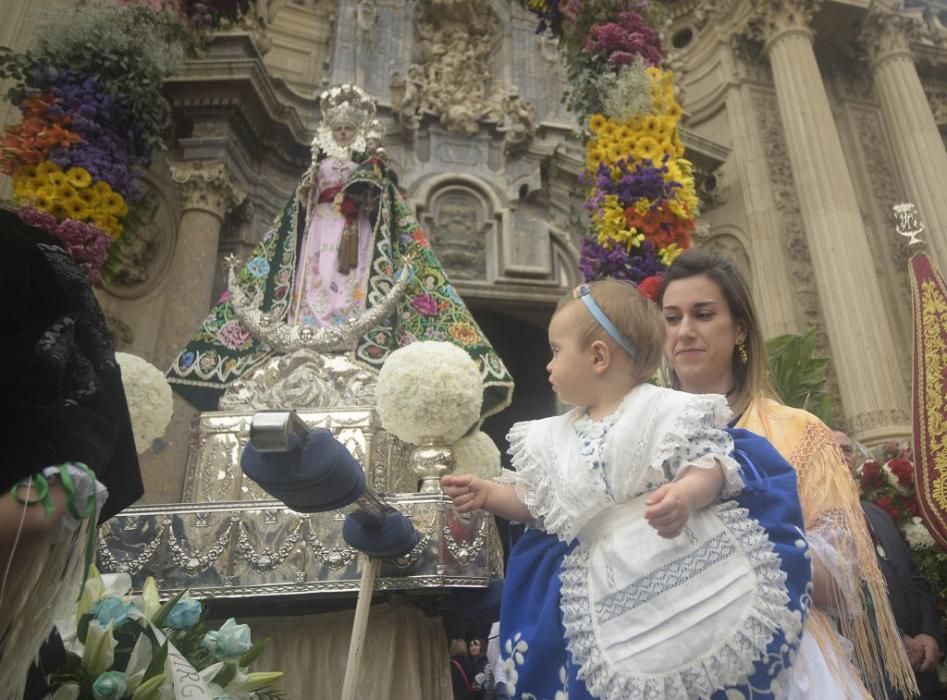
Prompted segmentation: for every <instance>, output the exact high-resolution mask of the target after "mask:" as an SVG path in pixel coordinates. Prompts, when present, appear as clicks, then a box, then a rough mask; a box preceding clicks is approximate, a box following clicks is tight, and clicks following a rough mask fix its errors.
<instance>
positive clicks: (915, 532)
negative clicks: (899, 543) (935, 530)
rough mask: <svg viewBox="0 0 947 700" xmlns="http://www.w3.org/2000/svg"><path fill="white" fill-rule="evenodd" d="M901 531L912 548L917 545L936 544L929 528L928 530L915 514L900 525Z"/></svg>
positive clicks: (928, 545)
mask: <svg viewBox="0 0 947 700" xmlns="http://www.w3.org/2000/svg"><path fill="white" fill-rule="evenodd" d="M901 531H902V532H903V533H904V538H905V539H906V540H907V541H908V544H909V545H910V546H911V548H912V549H915V548H918V547H933V546H935V545H936V544H937V542H935V541H934V537H933V535H931V533H930V530H928V529H927V526H926V525H925V524H924V521H923V520H921V519H920V518H919V517H917V516H914V517H913V518H911V519H910V520H909V521H907V522H906V523H904V525H902V526H901Z"/></svg>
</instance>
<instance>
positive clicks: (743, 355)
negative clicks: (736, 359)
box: [737, 343, 750, 364]
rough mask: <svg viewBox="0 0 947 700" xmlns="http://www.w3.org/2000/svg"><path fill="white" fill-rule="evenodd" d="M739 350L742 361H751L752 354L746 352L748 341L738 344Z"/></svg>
mask: <svg viewBox="0 0 947 700" xmlns="http://www.w3.org/2000/svg"><path fill="white" fill-rule="evenodd" d="M737 352H738V353H740V362H742V363H743V364H746V363H747V362H749V361H750V356H749V355H748V354H747V352H746V343H740V344H739V345H737Z"/></svg>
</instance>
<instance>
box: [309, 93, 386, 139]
mask: <svg viewBox="0 0 947 700" xmlns="http://www.w3.org/2000/svg"><path fill="white" fill-rule="evenodd" d="M319 109H320V111H321V112H322V122H323V124H326V125H328V126H329V128H333V129H334V128H335V127H337V126H341V125H347V126H354V127H356V128H359V127H362V126H363V125H366V123H367V122H368V121H369V120H370V119H372V118H373V117H374V116H375V101H374V100H373V99H372V98H371V97H370V96H369V95H368V94H367V93H366V92H365V91H364V90H362V89H361V88H360V87H358V86H357V85H337V86H335V87H333V88H329V89H328V90H326V91H325V92H323V93H322V95H320V97H319Z"/></svg>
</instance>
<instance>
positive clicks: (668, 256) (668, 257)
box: [658, 243, 684, 265]
mask: <svg viewBox="0 0 947 700" xmlns="http://www.w3.org/2000/svg"><path fill="white" fill-rule="evenodd" d="M683 252H684V249H683V248H681V247H679V246H678V245H677V243H672V244H671V245H669V246H668V247H667V248H664V249H662V250H660V251H658V257H660V258H661V262H662V263H664V264H665V265H670V264H671V263H672V262H674V258H676V257H677V256H678V255H680V254H681V253H683Z"/></svg>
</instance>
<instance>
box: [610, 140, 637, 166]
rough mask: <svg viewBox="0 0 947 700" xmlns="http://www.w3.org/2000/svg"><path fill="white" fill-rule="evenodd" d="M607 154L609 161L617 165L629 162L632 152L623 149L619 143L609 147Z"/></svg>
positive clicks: (613, 143) (614, 142)
mask: <svg viewBox="0 0 947 700" xmlns="http://www.w3.org/2000/svg"><path fill="white" fill-rule="evenodd" d="M607 153H608V159H609V160H610V161H612V162H613V163H617V162H618V161H620V160H627V159H628V157H629V156H630V155H631V153H630V152H628V151H626V150H625V149H624V148H622V147H621V143H620V142H618V141H613V142H612V144H611V145H610V146H609V147H608V151H607Z"/></svg>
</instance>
